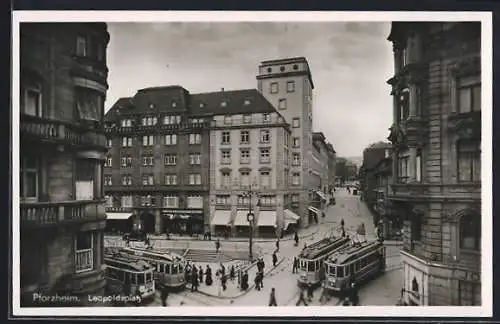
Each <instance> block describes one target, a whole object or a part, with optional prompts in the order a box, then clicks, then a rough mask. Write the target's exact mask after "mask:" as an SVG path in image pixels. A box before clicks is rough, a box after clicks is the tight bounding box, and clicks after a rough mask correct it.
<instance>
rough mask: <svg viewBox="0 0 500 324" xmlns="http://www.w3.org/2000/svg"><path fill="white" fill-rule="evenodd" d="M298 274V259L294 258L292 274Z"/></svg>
mask: <svg viewBox="0 0 500 324" xmlns="http://www.w3.org/2000/svg"><path fill="white" fill-rule="evenodd" d="M295 272H297V257H293V265H292V273H295Z"/></svg>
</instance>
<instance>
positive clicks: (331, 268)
mask: <svg viewBox="0 0 500 324" xmlns="http://www.w3.org/2000/svg"><path fill="white" fill-rule="evenodd" d="M329 268H330V269H329V271H330V274H331V275H332V276H335V266H330V267H329Z"/></svg>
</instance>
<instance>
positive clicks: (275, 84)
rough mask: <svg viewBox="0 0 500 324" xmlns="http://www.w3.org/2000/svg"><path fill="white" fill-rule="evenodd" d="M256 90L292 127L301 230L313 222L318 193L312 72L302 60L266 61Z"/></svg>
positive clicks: (295, 192)
mask: <svg viewBox="0 0 500 324" xmlns="http://www.w3.org/2000/svg"><path fill="white" fill-rule="evenodd" d="M257 85H258V86H257V88H258V90H259V91H260V92H261V93H262V94H263V95H264V97H265V98H266V99H267V100H268V101H269V102H270V103H271V104H272V105H273V106H274V107H276V108H277V109H278V111H279V113H280V114H281V115H282V116H283V117H284V118H285V120H286V121H287V122H288V123H290V124H291V132H292V134H291V151H292V161H294V162H293V163H292V165H291V168H290V174H291V175H292V178H295V179H299V184H298V185H294V189H293V193H292V196H293V197H298V201H297V200H296V199H297V198H294V200H293V201H292V202H293V206H292V207H293V208H294V212H295V213H296V214H298V215H300V217H301V226H303V227H307V226H308V225H309V223H310V222H311V221H312V218H311V217H310V214H309V206H310V201H312V200H313V198H314V192H315V191H316V190H317V187H315V186H314V184H315V180H314V179H315V177H313V176H312V174H311V173H310V172H309V171H310V170H311V164H312V152H313V139H312V137H313V128H312V125H313V109H312V106H313V89H314V83H313V80H312V75H311V71H310V68H309V64H308V62H307V60H306V59H305V58H303V57H299V58H289V59H279V60H271V61H263V62H261V64H260V66H259V73H258V75H257Z"/></svg>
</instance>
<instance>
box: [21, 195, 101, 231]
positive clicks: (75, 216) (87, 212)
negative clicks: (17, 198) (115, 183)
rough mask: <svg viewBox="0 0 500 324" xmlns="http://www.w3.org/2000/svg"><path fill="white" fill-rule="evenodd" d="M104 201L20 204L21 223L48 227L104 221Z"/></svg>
mask: <svg viewBox="0 0 500 324" xmlns="http://www.w3.org/2000/svg"><path fill="white" fill-rule="evenodd" d="M105 217H106V215H105V213H104V201H102V200H91V201H65V202H37V203H21V222H22V225H26V226H50V225H59V224H64V223H69V222H85V221H94V220H100V219H105Z"/></svg>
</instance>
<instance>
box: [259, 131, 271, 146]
mask: <svg viewBox="0 0 500 324" xmlns="http://www.w3.org/2000/svg"><path fill="white" fill-rule="evenodd" d="M270 141H271V132H270V131H269V130H267V129H265V130H261V131H260V142H261V143H269V142H270Z"/></svg>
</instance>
